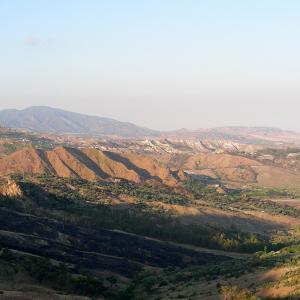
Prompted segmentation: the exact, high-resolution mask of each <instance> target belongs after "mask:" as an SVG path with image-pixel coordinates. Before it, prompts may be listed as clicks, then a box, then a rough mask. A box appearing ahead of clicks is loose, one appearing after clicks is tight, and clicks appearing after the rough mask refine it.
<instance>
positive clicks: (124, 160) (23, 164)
mask: <svg viewBox="0 0 300 300" xmlns="http://www.w3.org/2000/svg"><path fill="white" fill-rule="evenodd" d="M10 174H51V175H55V176H59V177H73V178H81V179H86V180H92V181H94V180H113V179H124V180H128V181H132V182H135V183H139V182H143V181H147V180H155V181H159V182H162V183H165V184H167V185H175V184H176V183H177V179H176V177H175V176H174V175H173V174H172V173H171V171H170V170H169V169H168V168H167V167H165V166H164V165H163V164H161V163H160V162H159V161H158V160H157V159H155V158H151V157H144V156H141V155H129V154H118V153H114V152H109V151H100V150H97V149H92V148H84V149H76V148H70V147H57V148H55V149H53V150H41V149H34V148H27V149H23V150H20V151H16V152H14V153H12V154H10V155H8V156H6V157H4V158H2V159H0V176H5V175H10Z"/></svg>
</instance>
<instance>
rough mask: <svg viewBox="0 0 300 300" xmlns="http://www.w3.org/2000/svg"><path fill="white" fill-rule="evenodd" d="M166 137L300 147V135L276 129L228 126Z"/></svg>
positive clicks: (172, 134)
mask: <svg viewBox="0 0 300 300" xmlns="http://www.w3.org/2000/svg"><path fill="white" fill-rule="evenodd" d="M163 134H164V135H165V136H166V137H176V138H181V139H200V140H205V139H208V140H227V141H232V142H237V143H247V144H267V145H281V144H283V143H284V144H287V145H297V146H299V145H300V133H299V132H295V131H290V130H283V129H280V128H274V127H246V126H228V127H216V128H207V129H197V130H187V129H180V130H177V131H173V132H168V133H163Z"/></svg>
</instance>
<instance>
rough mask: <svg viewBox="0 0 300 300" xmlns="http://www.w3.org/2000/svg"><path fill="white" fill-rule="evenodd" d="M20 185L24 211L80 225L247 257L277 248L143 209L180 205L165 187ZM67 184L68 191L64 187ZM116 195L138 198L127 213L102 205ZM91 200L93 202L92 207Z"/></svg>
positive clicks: (247, 236)
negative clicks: (150, 203) (163, 204)
mask: <svg viewBox="0 0 300 300" xmlns="http://www.w3.org/2000/svg"><path fill="white" fill-rule="evenodd" d="M20 185H21V188H22V190H23V192H24V199H23V201H22V203H23V206H24V207H23V209H24V211H25V212H30V213H34V214H36V215H51V216H52V218H59V219H60V220H64V221H65V222H71V223H73V224H76V225H80V226H87V227H91V228H95V229H97V228H106V229H118V230H123V231H127V232H131V233H135V234H139V235H144V236H149V237H153V238H159V239H162V240H167V241H174V242H180V243H185V244H191V245H195V246H202V247H208V248H214V249H221V250H225V251H238V252H246V253H252V252H256V251H259V250H262V249H263V248H264V246H265V245H267V246H268V247H269V249H277V248H278V246H277V245H273V244H271V243H270V242H269V241H268V240H267V239H266V238H265V237H262V236H258V235H256V234H252V233H248V232H241V231H240V230H238V229H237V228H234V227H232V228H229V229H222V228H219V227H216V226H209V225H204V224H199V223H191V224H185V223H184V222H182V221H180V219H179V218H174V217H173V216H172V215H170V214H168V213H166V212H164V211H162V212H160V213H158V212H157V211H155V212H152V211H151V210H148V209H147V207H146V208H145V205H144V204H143V203H144V202H146V203H147V201H148V200H149V199H150V200H151V201H152V199H163V201H166V202H168V203H177V202H178V201H179V199H181V200H180V202H181V203H182V202H187V201H188V199H184V198H182V195H181V196H179V195H178V194H176V193H170V194H166V193H167V189H166V188H162V189H159V188H151V187H149V186H138V185H133V184H128V183H124V184H122V183H119V184H118V185H117V184H115V183H91V182H86V181H83V180H72V179H58V178H51V180H49V179H47V178H45V177H43V178H42V179H40V181H39V184H36V183H33V182H30V181H26V180H25V181H20ZM69 185H71V186H72V188H69V187H68V186H69ZM77 187H78V188H77ZM143 193H144V194H143ZM121 194H122V195H124V194H125V195H134V197H137V198H139V199H141V198H142V200H141V201H140V202H137V203H136V204H134V205H132V207H131V209H119V208H118V205H112V206H111V205H108V204H105V203H106V202H107V201H106V200H107V199H108V197H112V198H115V197H116V195H117V196H120V195H121ZM142 195H143V196H142ZM166 195H168V196H166ZM95 199H98V200H99V201H98V202H96V203H95ZM101 199H102V200H103V201H102V202H101V201H100V200H101ZM92 200H93V201H92ZM150 200H149V201H150ZM3 203H5V202H3ZM10 203H11V201H10ZM18 203H19V202H18ZM10 205H12V204H10Z"/></svg>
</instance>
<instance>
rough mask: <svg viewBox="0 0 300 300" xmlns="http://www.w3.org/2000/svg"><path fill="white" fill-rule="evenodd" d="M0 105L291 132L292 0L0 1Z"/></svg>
mask: <svg viewBox="0 0 300 300" xmlns="http://www.w3.org/2000/svg"><path fill="white" fill-rule="evenodd" d="M0 28H1V29H0V57H1V71H0V82H1V88H0V109H6V108H18V109H22V108H26V107H29V106H33V105H39V106H40V105H46V106H51V107H58V108H61V109H66V110H71V111H75V112H79V113H85V114H92V115H98V116H103V117H111V118H114V119H118V120H120V121H130V122H133V123H136V124H139V125H142V126H145V127H149V128H152V129H160V130H170V129H178V128H182V127H185V128H191V129H196V128H201V127H216V126H228V125H240V126H275V127H281V128H285V129H292V130H298V131H299V130H300V123H299V121H298V120H299V110H300V101H299V100H300V84H299V80H300V58H299V53H300V39H299V36H300V2H299V1H296V0H286V1H279V0H253V1H238V0H227V1H221V0H212V1H196V0H193V1H192V0H186V1H180V0H172V1H171V0H166V1H158V0H153V1H145V0H140V1H138V0H135V1H134V0H128V1H121V0H114V1H96V0H88V1H80V0H78V1H76V0H74V1H68V0H43V1H34V0H27V1H21V0H19V1H18V0H3V1H1V2H0Z"/></svg>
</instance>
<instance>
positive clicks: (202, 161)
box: [0, 128, 300, 300]
mask: <svg viewBox="0 0 300 300" xmlns="http://www.w3.org/2000/svg"><path fill="white" fill-rule="evenodd" d="M272 134H273V133H272ZM251 139H252V136H251ZM0 140H1V145H3V146H2V148H0V150H1V158H0V178H1V180H0V247H1V252H0V266H1V271H0V299H2V298H3V299H11V298H14V299H23V298H22V297H26V299H38V298H44V297H48V298H45V299H61V297H64V299H122V300H123V299H128V300H130V299H136V300H137V299H153V300H154V299H195V300H196V299H208V300H212V299H225V298H226V297H231V298H229V299H298V298H297V297H298V296H299V295H300V284H298V280H300V278H299V276H298V272H299V270H298V268H299V263H298V256H299V254H300V250H299V244H300V210H299V205H298V201H299V203H300V188H299V187H300V185H299V183H300V161H299V160H298V155H299V153H300V149H298V148H297V146H296V144H293V146H291V145H290V144H289V143H288V144H287V145H284V146H282V145H278V144H277V142H275V143H274V141H273V140H272V141H265V142H264V143H257V144H256V143H253V144H252V143H250V142H249V141H247V142H244V143H241V142H238V141H237V140H235V139H234V140H227V139H226V136H223V137H221V138H220V137H218V138H217V139H208V138H206V139H203V140H199V139H197V138H195V137H193V138H190V137H189V138H178V137H176V138H175V137H172V136H169V137H159V138H151V139H149V138H144V139H140V138H138V139H137V138H131V139H102V138H97V137H78V136H77V137H76V136H70V135H56V134H53V133H51V134H45V133H37V132H31V131H26V132H24V131H20V130H12V129H8V128H2V131H1V139H0ZM8 145H9V146H8ZM45 295H46V296H45ZM226 295H227V296H226ZM224 297H225V298H224ZM293 297H294V298H293ZM299 297H300V296H299Z"/></svg>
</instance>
